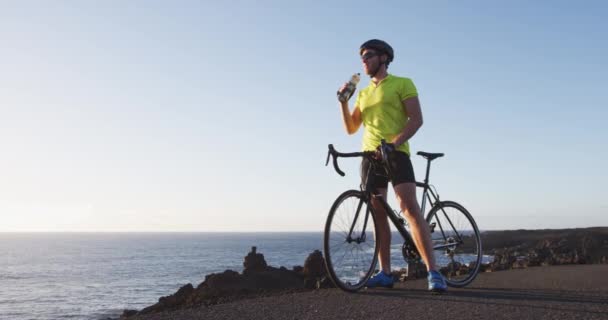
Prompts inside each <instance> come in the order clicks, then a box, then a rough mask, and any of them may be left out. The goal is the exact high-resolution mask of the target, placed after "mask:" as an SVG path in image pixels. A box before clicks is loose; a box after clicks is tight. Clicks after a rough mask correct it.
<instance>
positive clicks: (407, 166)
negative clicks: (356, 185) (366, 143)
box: [361, 151, 416, 190]
mask: <svg viewBox="0 0 608 320" xmlns="http://www.w3.org/2000/svg"><path fill="white" fill-rule="evenodd" d="M388 160H389V161H388V162H389V164H390V166H391V171H392V174H393V176H392V179H391V183H392V184H393V187H394V186H396V185H399V184H401V183H404V182H412V183H415V182H416V178H415V177H414V167H413V166H412V161H411V160H410V156H408V155H407V153H405V152H403V151H393V152H391V153H389V155H388ZM370 165H371V164H370V161H369V160H368V159H367V158H363V161H362V162H361V183H362V185H365V184H366V183H367V178H368V170H369V167H370ZM369 178H370V179H372V180H371V181H370V183H371V187H372V188H373V189H374V190H375V189H386V188H388V174H387V173H386V170H385V169H384V168H383V167H382V166H380V165H377V166H376V167H375V168H373V169H372V172H370V173H369Z"/></svg>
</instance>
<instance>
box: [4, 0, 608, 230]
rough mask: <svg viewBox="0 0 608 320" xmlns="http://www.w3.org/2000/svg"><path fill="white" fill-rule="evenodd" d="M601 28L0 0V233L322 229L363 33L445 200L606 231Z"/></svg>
mask: <svg viewBox="0 0 608 320" xmlns="http://www.w3.org/2000/svg"><path fill="white" fill-rule="evenodd" d="M607 34H608V5H607V4H606V2H604V1H583V2H580V3H577V4H573V3H572V2H570V1H544V2H538V1H537V2H533V3H532V2H529V1H509V2H506V3H502V2H498V1H491V2H488V1H458V2H454V1H434V2H432V3H431V2H425V3H423V2H420V1H394V2H382V1H345V2H340V3H338V2H333V1H307V2H302V1H299V2H291V1H259V2H254V1H228V2H221V1H128V2H126V1H97V2H93V1H54V2H48V1H12V2H8V1H5V2H2V4H0V39H2V40H1V46H2V49H1V50H0V148H1V149H0V150H1V155H2V156H1V157H0V177H1V178H0V218H1V219H0V231H43V230H45V231H66V230H69V231H306V230H321V229H322V227H323V225H324V222H325V217H326V214H327V211H328V210H329V207H330V206H331V204H332V202H333V200H334V199H335V197H336V196H337V195H338V194H339V193H340V192H342V191H343V190H346V189H348V188H356V187H357V186H358V180H359V177H358V170H357V169H358V163H357V162H356V161H354V160H351V161H344V162H343V163H342V166H343V169H345V171H347V176H346V177H344V178H342V177H340V176H338V175H337V174H335V173H334V172H333V169H332V168H331V167H325V166H324V160H325V155H326V150H327V144H328V143H333V144H334V145H335V146H336V147H337V148H338V150H341V151H356V150H358V149H359V148H360V144H361V137H362V131H360V132H359V133H357V134H356V135H353V136H348V135H347V134H346V133H345V130H344V128H343V124H342V120H341V118H340V113H339V107H338V103H337V101H336V98H335V92H336V90H337V88H338V87H339V86H340V85H341V84H342V83H343V82H344V81H346V80H347V79H348V78H349V77H350V75H351V74H352V73H354V72H361V70H362V68H361V63H360V60H359V59H358V47H359V45H360V44H361V43H362V42H363V41H365V40H368V39H370V38H380V39H384V40H386V41H387V42H389V43H391V44H392V45H393V47H394V48H395V52H396V58H395V61H394V63H393V64H391V66H390V68H389V72H391V73H393V74H395V75H400V76H406V77H410V78H412V79H413V80H414V83H415V84H416V85H417V87H418V91H419V93H420V100H421V103H422V111H423V115H424V120H425V123H424V126H423V127H422V128H421V130H420V131H419V132H418V133H417V134H416V136H415V137H414V138H413V139H412V141H411V142H410V143H411V146H412V150H413V151H414V152H416V151H420V150H423V151H429V152H444V153H446V157H444V158H442V159H440V160H437V161H435V162H434V163H433V168H432V170H431V181H432V182H434V184H435V185H436V186H437V188H438V190H439V192H440V194H441V197H442V198H443V199H450V200H456V201H459V202H461V203H462V204H464V205H465V206H466V207H467V208H468V209H469V210H470V211H471V213H472V214H473V215H474V216H475V218H476V220H477V222H478V224H479V226H480V227H481V228H482V229H513V228H565V227H586V226H600V225H602V226H606V225H608V200H607V197H606V181H607V179H608V169H606V163H608V151H607V150H606V149H607V148H606V145H607V144H606V141H607V140H608V129H607V128H606V126H605V124H604V123H605V122H606V121H607V120H606V119H608V111H607V107H608V98H607V94H606V92H607V91H608V89H607V88H608V80H607V78H606V74H607V73H608V62H607V61H608V60H607V59H606V57H608V41H607V40H606V39H607ZM368 81H369V80H368V79H367V78H364V80H363V81H362V85H367V83H368ZM413 159H414V161H413V162H414V166H415V171H416V174H417V176H418V177H419V178H421V177H422V175H423V173H424V166H425V162H424V161H423V160H422V159H419V157H417V156H416V157H414V158H413ZM391 194H392V193H391ZM391 203H393V204H394V201H392V202H391Z"/></svg>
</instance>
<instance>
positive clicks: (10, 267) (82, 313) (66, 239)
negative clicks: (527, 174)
mask: <svg viewBox="0 0 608 320" xmlns="http://www.w3.org/2000/svg"><path fill="white" fill-rule="evenodd" d="M252 246H256V247H257V251H258V253H262V254H264V257H265V259H266V262H267V263H268V264H269V265H271V266H275V267H279V266H284V267H287V268H289V269H291V268H292V267H293V266H296V265H300V266H303V265H304V261H305V259H306V257H307V256H308V255H309V254H310V253H311V252H313V251H314V250H322V248H323V234H322V233H321V232H309V233H0V319H3V320H4V319H7V320H8V319H10V320H13V319H36V320H50V319H84V320H98V319H107V318H108V317H111V318H117V317H118V316H119V315H120V314H121V313H122V311H123V310H124V309H142V308H144V307H147V306H149V305H152V304H154V303H156V302H157V301H158V298H159V297H161V296H166V295H170V294H173V293H174V292H175V291H176V290H177V289H179V288H180V287H181V286H183V285H185V284H187V283H192V284H193V285H194V286H195V287H196V286H197V285H198V284H200V283H201V282H202V281H204V279H205V275H207V274H211V273H215V272H222V271H224V270H226V269H231V270H234V271H238V272H241V271H242V270H243V259H244V257H245V256H246V255H247V253H248V252H249V251H250V250H251V247H252ZM400 248H401V243H400V242H397V241H396V238H395V241H393V245H392V248H391V255H392V259H391V260H392V265H393V269H398V268H401V267H405V266H406V264H405V262H404V261H403V258H402V256H401V250H400Z"/></svg>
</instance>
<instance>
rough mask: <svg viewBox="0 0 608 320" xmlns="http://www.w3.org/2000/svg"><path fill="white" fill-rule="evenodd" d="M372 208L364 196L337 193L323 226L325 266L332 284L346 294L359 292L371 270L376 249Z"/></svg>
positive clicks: (374, 264) (374, 263) (349, 192)
mask: <svg viewBox="0 0 608 320" xmlns="http://www.w3.org/2000/svg"><path fill="white" fill-rule="evenodd" d="M372 210H373V209H372V207H371V206H370V205H369V201H368V199H366V196H365V193H363V192H361V191H357V190H349V191H346V192H344V193H343V194H341V195H340V196H339V197H338V198H337V199H336V201H335V202H334V204H333V206H332V207H331V209H330V211H329V215H328V216H327V222H326V223H325V237H324V239H323V248H324V251H325V267H326V268H327V273H328V274H329V276H330V278H331V280H332V281H333V283H334V284H335V285H336V286H337V287H339V288H341V289H342V290H346V291H353V292H354V291H357V290H359V289H361V288H362V287H363V286H364V285H365V283H366V282H367V280H368V279H369V277H370V276H371V275H372V273H373V272H374V270H375V266H376V262H377V259H378V258H377V254H378V246H377V244H376V241H375V238H374V232H375V223H374V215H373V214H372Z"/></svg>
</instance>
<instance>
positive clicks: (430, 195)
mask: <svg viewBox="0 0 608 320" xmlns="http://www.w3.org/2000/svg"><path fill="white" fill-rule="evenodd" d="M430 169H431V160H427V166H426V175H425V178H424V182H416V187H419V188H422V190H423V191H422V197H421V209H420V210H421V212H422V213H423V214H424V212H425V207H426V201H427V200H428V202H429V204H430V207H431V208H432V207H433V206H435V204H437V203H438V202H439V195H438V194H437V193H435V191H433V189H432V188H431V187H430V185H429V174H430ZM371 172H372V166H370V167H369V169H368V172H367V179H366V181H369V177H370V174H371ZM370 190H371V186H370V183H369V182H368V183H366V185H365V188H364V189H363V190H362V191H363V192H364V193H365V197H366V198H365V199H361V201H360V202H359V205H358V207H357V212H356V213H355V218H354V220H353V224H352V226H351V228H350V232H349V236H348V240H349V241H357V242H360V241H365V230H366V228H367V222H368V219H369V214H370V213H371V212H370V211H369V210H370V206H367V208H368V209H367V212H366V213H365V221H364V224H363V230H362V234H361V236H359V237H358V238H356V239H353V238H352V237H351V235H352V232H353V228H354V226H355V224H356V221H357V218H358V216H359V213H360V211H361V206H362V205H363V203H364V202H368V203H370V201H369V200H372V199H375V200H377V201H379V202H380V203H381V204H382V207H383V209H384V211H385V212H386V214H387V216H388V218H389V219H390V220H391V222H392V223H393V225H394V226H395V228H397V231H398V232H399V234H401V236H402V237H403V240H404V245H409V246H411V248H412V249H413V250H414V251H415V252H416V254H418V256H420V254H419V252H418V248H417V247H416V245H415V243H414V240H413V239H412V236H411V235H410V233H409V232H408V231H407V230H406V229H405V225H406V221H405V219H404V218H403V217H401V216H399V214H398V213H397V212H395V211H394V210H393V208H391V206H390V205H389V204H388V202H387V201H386V199H384V197H382V195H380V194H373V193H372V192H371V191H370ZM429 213H430V211H429ZM426 219H428V216H427V217H426ZM450 223H451V222H450ZM433 227H434V226H433ZM439 227H440V229H441V232H442V233H443V228H442V227H441V226H439ZM458 238H460V235H458ZM442 247H446V248H447V247H449V245H444V246H438V247H434V249H438V248H442Z"/></svg>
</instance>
